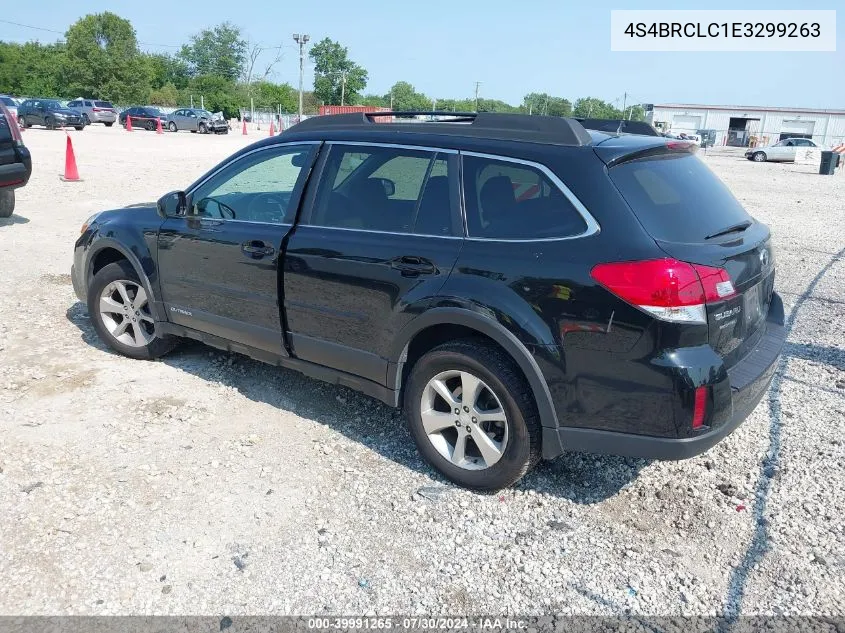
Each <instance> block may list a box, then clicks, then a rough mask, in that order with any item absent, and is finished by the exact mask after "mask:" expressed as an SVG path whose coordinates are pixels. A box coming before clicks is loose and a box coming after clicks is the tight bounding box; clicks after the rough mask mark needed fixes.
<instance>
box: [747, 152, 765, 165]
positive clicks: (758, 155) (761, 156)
mask: <svg viewBox="0 0 845 633" xmlns="http://www.w3.org/2000/svg"><path fill="white" fill-rule="evenodd" d="M751 160H753V161H754V162H755V163H765V162H766V153H765V152H754V153H753V154H752V155H751Z"/></svg>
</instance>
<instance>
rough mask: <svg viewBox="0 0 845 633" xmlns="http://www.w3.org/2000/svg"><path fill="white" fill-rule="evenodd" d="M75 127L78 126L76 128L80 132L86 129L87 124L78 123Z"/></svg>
mask: <svg viewBox="0 0 845 633" xmlns="http://www.w3.org/2000/svg"><path fill="white" fill-rule="evenodd" d="M75 127H76V129H77V130H78V131H80V132H81V131H82V130H84V129H85V126H84V125H77V126H75Z"/></svg>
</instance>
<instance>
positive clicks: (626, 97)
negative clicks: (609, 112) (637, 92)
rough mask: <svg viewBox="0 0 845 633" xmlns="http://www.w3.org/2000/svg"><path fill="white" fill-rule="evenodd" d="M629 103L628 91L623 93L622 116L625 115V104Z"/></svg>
mask: <svg viewBox="0 0 845 633" xmlns="http://www.w3.org/2000/svg"><path fill="white" fill-rule="evenodd" d="M627 105H628V93H627V92H626V93H624V94H623V95H622V116H623V117H624V116H625V106H627Z"/></svg>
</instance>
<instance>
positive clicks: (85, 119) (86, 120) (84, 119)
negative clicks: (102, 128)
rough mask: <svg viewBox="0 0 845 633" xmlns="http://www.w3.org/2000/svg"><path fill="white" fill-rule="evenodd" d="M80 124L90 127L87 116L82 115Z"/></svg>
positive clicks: (89, 120)
mask: <svg viewBox="0 0 845 633" xmlns="http://www.w3.org/2000/svg"><path fill="white" fill-rule="evenodd" d="M82 122H83V123H84V124H85V125H91V119H89V118H88V115H87V114H83V115H82ZM77 129H79V128H77Z"/></svg>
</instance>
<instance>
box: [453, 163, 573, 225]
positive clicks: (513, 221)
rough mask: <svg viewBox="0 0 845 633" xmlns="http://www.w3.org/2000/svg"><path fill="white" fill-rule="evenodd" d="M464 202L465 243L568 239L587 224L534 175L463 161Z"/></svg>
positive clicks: (519, 167)
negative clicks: (468, 239) (467, 239)
mask: <svg viewBox="0 0 845 633" xmlns="http://www.w3.org/2000/svg"><path fill="white" fill-rule="evenodd" d="M463 166H464V169H463V174H464V200H465V204H466V216H467V231H468V234H469V236H470V237H486V238H496V239H541V238H553V237H571V236H573V235H579V234H581V233H584V232H585V231H586V230H587V224H586V222H585V221H584V218H582V217H581V214H580V213H578V211H577V210H576V209H575V207H574V206H573V205H572V203H571V202H570V201H569V199H567V198H566V196H565V195H564V193H563V191H561V190H560V188H558V186H557V185H556V184H554V183H553V182H552V181H551V180H550V179H549V177H548V176H546V174H544V173H543V172H542V171H541V170H540V169H538V168H536V167H533V166H530V165H524V164H521V163H513V162H510V161H503V160H497V159H492V158H482V157H477V156H464V158H463Z"/></svg>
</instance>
